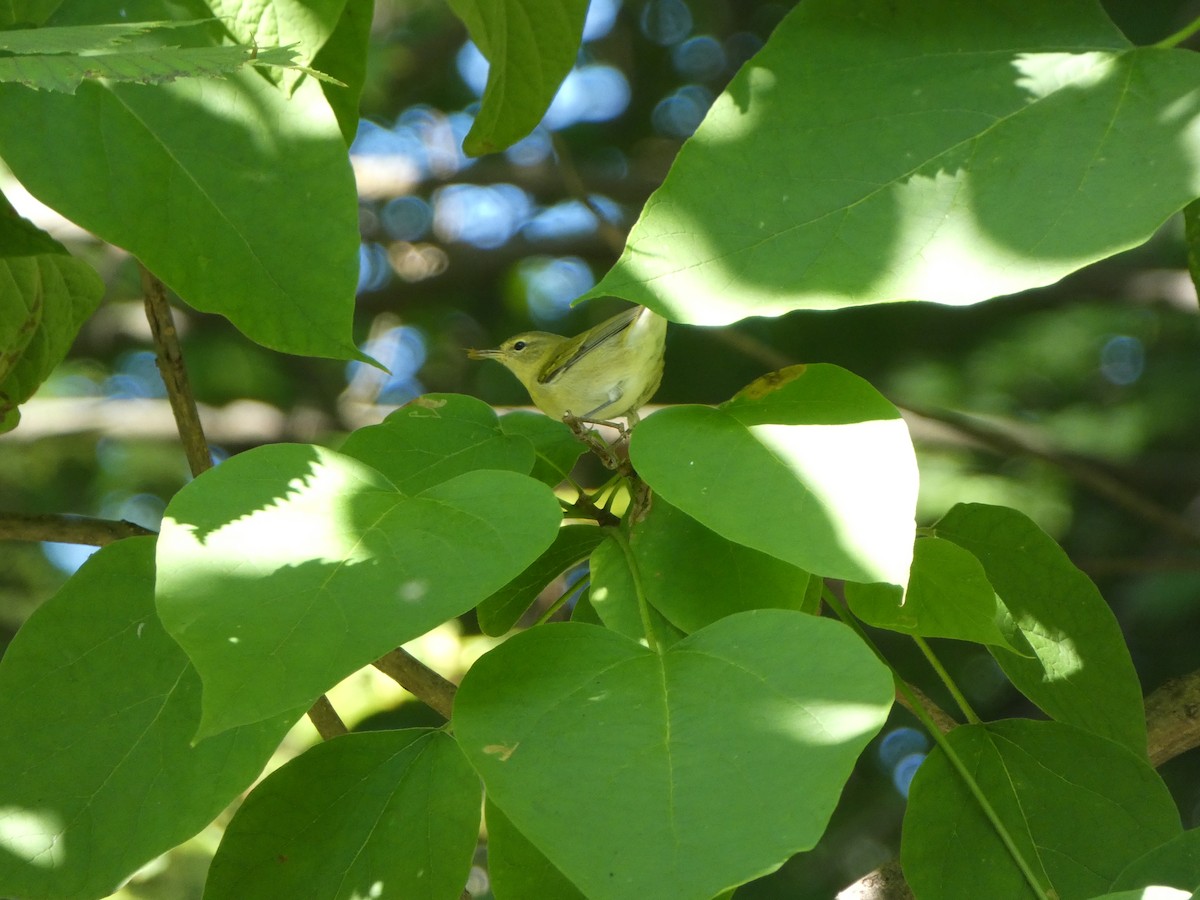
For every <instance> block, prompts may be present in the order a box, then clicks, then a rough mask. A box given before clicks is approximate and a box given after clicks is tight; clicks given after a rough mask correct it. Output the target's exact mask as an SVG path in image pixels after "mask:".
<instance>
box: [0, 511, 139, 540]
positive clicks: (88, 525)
mask: <svg viewBox="0 0 1200 900" xmlns="http://www.w3.org/2000/svg"><path fill="white" fill-rule="evenodd" d="M154 533H155V532H153V531H151V530H150V529H148V528H143V527H142V526H141V525H136V524H134V523H133V522H126V521H125V520H121V521H116V520H114V519H93V518H89V517H88V516H66V515H25V514H22V513H0V541H57V542H58V543H62V544H90V545H91V546H93V547H104V546H106V545H107V544H111V543H112V542H113V541H119V540H121V539H122V538H128V537H141V536H144V535H148V534H154Z"/></svg>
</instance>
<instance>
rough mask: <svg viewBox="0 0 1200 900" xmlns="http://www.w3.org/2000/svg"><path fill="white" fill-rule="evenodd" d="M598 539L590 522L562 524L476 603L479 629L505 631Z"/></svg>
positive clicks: (494, 633) (597, 531) (600, 534)
mask: <svg viewBox="0 0 1200 900" xmlns="http://www.w3.org/2000/svg"><path fill="white" fill-rule="evenodd" d="M543 418H545V417H544V416H543ZM602 540H604V532H603V531H602V530H601V529H599V528H597V527H595V526H594V525H564V526H563V527H562V528H560V529H559V530H558V534H557V535H556V536H555V538H554V543H553V544H551V545H550V547H549V548H548V549H547V550H546V552H545V553H543V554H542V555H541V556H539V557H538V558H537V559H535V560H534V561H533V562H532V563H530V564H529V568H527V569H526V570H525V571H524V572H522V573H521V574H520V575H518V576H517V577H516V578H514V579H513V580H512V581H510V582H509V583H508V584H506V585H505V586H504V587H502V588H500V590H498V591H496V592H495V593H494V594H492V596H490V597H488V598H487V599H486V600H484V601H483V602H482V603H480V604H479V607H478V608H477V609H476V611H475V612H476V615H477V616H478V618H479V629H480V631H482V632H483V633H484V634H487V635H491V636H492V637H499V636H500V635H502V634H506V633H507V632H508V631H509V629H511V628H512V627H513V626H514V625H516V624H517V620H518V619H520V618H521V616H522V615H524V614H525V611H526V610H527V609H529V607H530V606H532V605H533V601H534V600H536V599H537V598H538V595H539V594H541V592H542V591H543V590H545V588H546V585H548V584H550V582H552V581H553V580H554V579H555V578H557V577H558V576H559V575H561V574H562V573H563V572H565V571H566V570H567V569H570V568H573V567H574V566H577V565H579V563H581V562H583V561H584V560H585V559H587V558H588V556H590V555H591V553H592V551H593V550H594V549H596V546H597V545H598V544H599V543H600V542H601V541H602Z"/></svg>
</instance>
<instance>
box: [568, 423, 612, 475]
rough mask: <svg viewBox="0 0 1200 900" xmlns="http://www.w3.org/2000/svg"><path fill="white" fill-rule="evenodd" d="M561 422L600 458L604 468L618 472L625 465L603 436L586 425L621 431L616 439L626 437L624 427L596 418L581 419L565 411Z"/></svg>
mask: <svg viewBox="0 0 1200 900" xmlns="http://www.w3.org/2000/svg"><path fill="white" fill-rule="evenodd" d="M563 422H565V423H566V425H567V427H568V428H570V429H571V433H572V434H574V435H575V437H577V438H578V439H579V440H581V441H583V443H585V444H587V446H588V447H589V449H591V451H592V452H593V453H595V454H596V456H598V457H599V458H600V462H601V463H603V464H604V467H605V468H607V469H611V470H612V471H614V472H620V471H623V470H624V469H625V468H626V467H627V463H625V462H624V461H623V460H622V459H621V458H620V457H619V456H618V455H617V454H616V453H615V452H614V451H613V448H612V447H611V446H609V444H608V443H607V442H606V441H605V440H604V438H602V437H600V435H598V434H596V432H594V431H592V430H591V429H590V428H588V427H587V426H588V425H607V426H609V427H612V428H616V429H617V430H618V431H620V432H621V437H620V438H619V439H618V440H624V439H627V438H628V432H627V431H626V430H625V429H624V428H621V426H620V425H618V424H617V423H616V422H605V421H602V420H597V419H583V418H580V417H579V416H574V415H571V413H567V414H566V415H564V416H563Z"/></svg>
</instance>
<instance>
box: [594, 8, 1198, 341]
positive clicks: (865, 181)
mask: <svg viewBox="0 0 1200 900" xmlns="http://www.w3.org/2000/svg"><path fill="white" fill-rule="evenodd" d="M1198 81H1200V55H1197V54H1196V53H1195V52H1193V51H1190V50H1180V49H1176V50H1163V49H1158V48H1154V47H1134V46H1132V45H1131V44H1130V43H1129V41H1128V40H1126V38H1125V37H1124V36H1123V35H1122V34H1121V32H1120V31H1119V30H1118V29H1117V28H1116V26H1115V25H1114V24H1113V23H1112V22H1111V21H1110V20H1109V19H1108V17H1107V15H1106V14H1105V13H1104V11H1103V10H1102V9H1101V7H1100V4H1099V3H1097V2H1095V0H1067V2H1057V3H1049V4H1047V3H1027V2H1024V0H994V2H989V3H968V4H962V3H958V2H956V0H899V2H896V0H864V2H855V3H845V2H842V0H805V2H804V3H800V4H797V5H796V6H795V8H794V9H793V10H792V12H791V13H790V14H789V15H787V16H786V17H785V18H784V20H783V21H782V22H781V23H780V24H779V25H778V26H777V27H776V28H775V30H774V32H773V33H772V35H771V38H770V40H769V41H768V42H767V44H766V46H765V47H764V48H763V49H762V50H761V51H760V52H759V53H758V54H757V55H755V56H754V57H753V58H752V59H751V60H750V61H749V62H747V63H746V64H745V65H744V66H743V67H742V69H741V70H740V71H739V72H738V74H737V76H736V77H735V78H734V79H733V81H732V82H731V83H730V85H729V87H728V88H727V89H726V91H725V92H724V93H723V94H722V95H721V96H720V97H719V98H718V99H717V101H716V103H715V104H714V105H713V107H712V108H711V110H710V111H709V113H708V115H707V117H706V118H705V120H704V122H703V124H702V125H701V126H700V128H699V130H698V131H697V132H696V133H695V135H694V136H693V137H692V138H691V139H690V140H689V141H688V142H687V144H685V145H684V147H683V149H682V151H681V152H680V154H679V156H678V158H677V159H676V161H675V163H674V165H673V166H672V169H671V172H670V174H669V175H668V177H667V179H666V181H665V182H664V183H663V185H662V186H661V187H660V188H659V189H658V190H657V191H656V192H655V193H654V195H653V196H652V197H651V198H650V200H649V201H648V202H647V203H646V206H645V208H644V210H643V212H642V216H641V218H640V219H639V221H638V222H637V224H636V225H635V226H634V228H633V230H632V232H631V233H630V236H629V240H628V243H627V245H626V248H625V251H624V253H623V254H622V256H621V259H620V261H619V262H618V263H617V265H616V266H615V267H614V268H613V269H612V270H611V271H610V272H609V273H608V274H607V275H606V276H605V277H604V278H603V279H602V280H601V281H600V283H599V284H598V285H597V286H596V287H595V288H594V289H593V290H592V291H590V292H589V294H588V295H587V296H608V295H616V296H620V297H624V298H625V299H627V300H631V301H633V302H635V303H644V304H647V305H649V306H651V307H652V308H654V309H655V310H657V311H659V312H661V313H663V314H664V315H666V316H668V317H669V318H671V319H673V320H675V321H680V322H691V323H696V324H710V325H711V324H721V323H726V322H731V321H735V320H737V319H741V318H744V317H746V316H778V315H781V314H783V313H785V312H788V311H789V310H793V309H800V308H809V309H832V308H837V307H842V306H847V305H855V304H863V303H881V302H887V301H896V300H932V301H936V302H938V303H948V304H956V305H959V304H969V303H976V302H979V301H981V300H986V299H988V298H989V297H995V296H997V295H1000V294H1009V293H1014V292H1016V291H1021V290H1024V289H1027V288H1031V287H1035V286H1038V285H1044V284H1049V283H1051V282H1054V281H1057V280H1058V279H1060V278H1062V277H1063V276H1064V275H1066V274H1068V273H1070V272H1073V271H1075V270H1076V269H1078V268H1080V267H1082V266H1085V265H1087V264H1088V263H1091V262H1093V261H1095V260H1098V259H1102V258H1104V257H1106V256H1110V255H1112V254H1114V253H1116V252H1118V251H1120V250H1124V249H1126V248H1128V247H1132V246H1136V245H1138V244H1141V243H1142V242H1144V241H1145V240H1147V239H1148V238H1149V237H1150V236H1151V235H1152V234H1153V233H1154V232H1155V231H1156V230H1157V229H1158V227H1159V226H1160V225H1161V224H1162V223H1163V221H1165V220H1166V219H1167V218H1168V217H1169V216H1171V215H1172V214H1173V213H1175V212H1177V211H1178V210H1179V209H1181V208H1182V207H1183V206H1184V205H1185V204H1186V203H1188V202H1189V201H1190V200H1192V199H1193V198H1194V197H1196V195H1197V194H1200V104H1197V102H1196V100H1195V95H1194V90H1195V85H1196V83H1197V82H1198Z"/></svg>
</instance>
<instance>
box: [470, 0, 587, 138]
mask: <svg viewBox="0 0 1200 900" xmlns="http://www.w3.org/2000/svg"><path fill="white" fill-rule="evenodd" d="M450 8H451V9H452V10H454V13H455V15H457V16H458V17H459V18H460V19H462V20H463V23H464V24H465V25H466V26H467V31H468V32H469V33H470V35H471V40H473V41H474V42H475V43H476V44H477V45H478V47H479V49H480V51H481V52H482V53H483V55H484V56H486V57H487V59H488V62H489V63H490V64H491V66H490V68H489V69H488V80H487V87H486V88H485V89H484V92H483V105H482V107H481V108H480V110H479V114H478V115H477V116H476V117H475V122H474V124H473V125H472V126H471V130H470V132H468V133H467V137H466V139H465V140H464V141H463V149H464V150H465V151H466V152H467V153H469V154H470V155H471V156H482V155H483V154H485V153H498V152H499V151H501V150H503V149H505V148H506V147H508V146H510V145H511V144H514V143H516V142H517V141H518V140H520V139H521V138H523V137H524V136H525V135H527V134H528V133H529V132H530V131H532V130H533V129H534V127H535V126H536V125H537V124H538V122H540V121H541V119H542V116H543V115H544V114H545V112H546V110H547V108H549V106H550V101H551V100H553V99H554V95H555V94H556V93H557V92H558V87H559V85H560V84H562V80H563V78H565V77H566V75H567V73H568V72H569V71H571V67H572V66H573V65H574V64H575V58H576V57H577V56H578V55H579V43H580V41H581V40H582V38H583V20H584V19H585V18H586V17H587V8H588V0H500V2H495V0H450Z"/></svg>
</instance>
